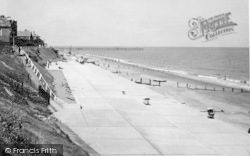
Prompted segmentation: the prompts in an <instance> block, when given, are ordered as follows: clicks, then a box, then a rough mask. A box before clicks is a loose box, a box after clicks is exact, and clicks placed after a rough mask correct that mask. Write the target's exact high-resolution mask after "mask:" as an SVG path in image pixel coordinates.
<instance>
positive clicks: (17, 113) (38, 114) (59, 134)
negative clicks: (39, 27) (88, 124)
mask: <svg viewBox="0 0 250 156" xmlns="http://www.w3.org/2000/svg"><path fill="white" fill-rule="evenodd" d="M30 54H31V55H34V56H36V54H35V53H32V51H30ZM44 55H45V56H43V54H42V55H39V56H36V57H38V62H37V64H38V65H39V66H40V67H41V68H43V67H42V63H44V62H45V61H46V59H49V58H50V59H51V58H52V57H49V56H47V55H46V54H44ZM19 57H20V56H14V55H7V54H2V55H0V143H1V144H63V145H64V147H63V149H64V155H72V153H75V151H77V153H79V155H88V153H87V152H85V151H84V150H83V149H82V148H80V147H79V146H77V145H76V144H75V143H73V142H72V141H71V140H70V138H69V137H68V135H67V134H65V133H64V132H63V131H62V130H61V129H60V127H59V126H58V124H57V123H58V121H57V119H56V118H54V117H53V116H52V113H51V111H50V109H49V108H48V106H49V103H48V101H47V100H45V99H44V98H43V97H42V96H41V95H39V94H38V92H37V88H36V87H35V86H34V85H33V82H32V80H31V78H30V75H29V73H28V72H27V71H26V70H25V67H24V65H23V63H22V60H21V59H20V58H19ZM43 69H44V68H43ZM44 71H45V72H47V71H46V70H44ZM47 73H48V72H47Z"/></svg>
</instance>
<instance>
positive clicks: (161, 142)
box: [52, 56, 250, 156]
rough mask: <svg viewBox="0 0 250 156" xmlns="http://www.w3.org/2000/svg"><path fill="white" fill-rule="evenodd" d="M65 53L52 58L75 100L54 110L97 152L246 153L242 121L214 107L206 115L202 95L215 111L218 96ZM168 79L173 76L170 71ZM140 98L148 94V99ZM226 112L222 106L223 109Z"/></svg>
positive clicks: (156, 153)
mask: <svg viewBox="0 0 250 156" xmlns="http://www.w3.org/2000/svg"><path fill="white" fill-rule="evenodd" d="M66 57H69V58H70V59H69V60H68V62H58V66H59V67H61V69H58V70H61V71H62V72H63V74H64V76H65V78H66V80H67V83H68V84H69V87H70V88H71V90H72V95H74V97H75V99H76V103H75V104H72V103H69V104H67V103H65V104H64V105H63V109H62V110H59V111H57V112H55V113H54V115H55V116H56V117H57V118H58V119H59V121H60V122H62V123H64V124H65V125H67V126H68V127H69V128H70V129H71V130H72V131H73V132H74V133H75V134H77V135H78V136H79V137H80V138H81V139H82V140H83V141H84V142H86V144H88V145H89V146H90V147H91V148H93V150H94V151H96V152H97V153H98V154H100V155H237V154H239V153H240V154H241V155H246V156H247V155H248V154H249V152H250V151H249V145H250V138H249V135H248V133H247V130H246V129H244V126H242V125H243V124H242V123H238V124H239V125H240V126H238V127H241V129H239V128H238V127H236V126H237V125H236V124H233V122H232V121H234V122H236V120H235V119H234V120H232V121H230V122H227V121H226V122H225V120H224V121H223V115H221V114H222V113H221V114H220V112H215V117H214V119H210V118H207V112H205V111H206V109H207V108H206V106H207V105H208V103H202V104H200V102H201V101H203V100H207V101H208V100H210V101H208V102H209V103H210V102H211V103H213V102H214V101H217V103H213V105H209V106H214V109H215V110H217V109H224V108H222V107H223V105H222V103H223V101H222V102H221V103H219V100H217V99H216V100H213V99H212V98H211V99H209V98H208V97H207V98H205V96H202V94H200V95H199V94H198V93H195V92H194V91H193V90H192V89H186V88H185V87H181V86H179V88H177V87H176V84H175V83H170V80H169V78H168V81H167V82H165V83H166V84H164V82H163V83H162V85H161V86H157V82H152V83H151V85H148V84H147V83H148V81H147V80H146V78H144V79H143V82H142V83H138V82H139V81H140V78H141V77H140V76H142V75H143V76H144V77H147V78H152V79H157V77H160V76H157V74H156V73H152V75H151V76H150V74H148V73H142V72H139V70H140V69H139V70H138V69H136V70H135V69H123V68H121V66H120V67H115V64H112V63H111V62H108V64H107V62H106V64H102V63H104V62H105V61H104V62H102V61H101V60H96V59H95V58H89V61H87V62H89V63H87V62H85V63H80V62H77V61H76V56H66ZM94 59H95V62H93V60H94ZM58 66H57V67H58ZM52 69H55V68H53V67H52ZM142 71H143V70H142ZM130 76H133V80H132V81H131V77H130ZM169 77H171V76H169ZM173 79H174V80H177V79H176V76H173ZM182 79H183V78H182ZM192 81H193V80H192ZM135 82H137V83H135ZM190 82H191V81H190ZM206 92H210V93H211V92H212V91H208V90H207V91H206ZM199 93H200V92H199ZM214 93H215V92H214ZM227 93H229V92H228V91H227ZM217 94H218V92H217ZM206 96H208V95H206ZM211 96H214V95H211ZM145 98H149V104H147V103H145ZM215 98H218V97H215ZM212 100H213V101H212ZM196 105H197V106H196ZM215 105H219V106H218V107H216V106H215ZM231 108H233V105H231ZM234 110H235V109H234ZM202 111H204V112H202ZM227 111H228V110H227V109H226V108H225V109H224V113H223V114H226V113H228V112H227ZM238 111H240V110H238ZM233 118H236V116H233ZM239 118H241V119H243V118H242V117H239ZM245 127H246V126H245ZM215 140H216V141H215Z"/></svg>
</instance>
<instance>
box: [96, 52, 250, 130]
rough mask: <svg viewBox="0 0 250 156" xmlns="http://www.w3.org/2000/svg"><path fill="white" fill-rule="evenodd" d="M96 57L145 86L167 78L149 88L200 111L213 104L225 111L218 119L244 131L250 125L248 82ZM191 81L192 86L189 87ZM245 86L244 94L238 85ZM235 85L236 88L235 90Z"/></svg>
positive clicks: (217, 116)
mask: <svg viewBox="0 0 250 156" xmlns="http://www.w3.org/2000/svg"><path fill="white" fill-rule="evenodd" d="M92 59H94V60H96V61H97V62H98V63H97V64H98V65H99V66H100V67H102V68H105V69H107V70H110V71H111V72H113V73H117V74H119V75H120V76H122V77H125V78H127V79H129V80H131V79H133V81H137V82H139V81H140V79H141V78H142V80H143V83H145V84H144V85H148V84H147V83H149V79H152V80H153V79H156V80H157V79H160V80H167V82H166V83H162V85H161V86H155V85H157V84H158V83H156V82H153V81H152V85H151V86H150V87H149V88H150V89H152V90H154V91H156V92H158V93H160V94H162V95H168V96H171V97H172V98H174V99H176V100H178V101H180V102H181V103H185V105H188V106H190V107H193V108H195V109H197V110H200V111H204V110H207V108H208V107H213V108H214V109H215V110H216V111H221V110H223V112H217V113H216V114H215V116H216V118H217V119H219V120H222V121H224V122H228V123H230V124H232V125H234V126H236V127H238V128H240V129H243V130H244V131H247V130H248V129H249V128H250V99H249V94H250V93H249V91H248V90H247V89H248V88H249V87H248V86H247V85H235V84H234V83H230V82H229V83H228V82H223V83H220V82H219V81H217V83H216V82H214V81H209V80H207V79H205V80H204V79H202V78H200V79H198V80H197V79H196V80H195V79H194V78H192V77H185V76H181V75H176V74H172V73H166V72H165V73H163V72H161V71H153V70H148V69H145V68H139V67H132V66H131V65H127V64H125V63H120V62H114V61H107V60H104V59H101V58H97V57H93V58H92ZM177 82H179V87H177ZM187 84H188V86H189V88H187V87H186V85H187ZM205 86H206V87H205ZM241 86H243V88H245V90H244V92H243V93H241V89H240V88H238V87H241ZM234 87H235V88H234ZM205 88H206V90H205ZM223 88H224V91H223ZM232 88H234V90H233V92H232Z"/></svg>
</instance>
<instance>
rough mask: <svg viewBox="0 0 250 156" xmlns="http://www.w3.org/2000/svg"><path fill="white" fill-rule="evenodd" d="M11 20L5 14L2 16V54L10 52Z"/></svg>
mask: <svg viewBox="0 0 250 156" xmlns="http://www.w3.org/2000/svg"><path fill="white" fill-rule="evenodd" d="M11 30H12V29H11V21H10V20H8V18H6V17H5V16H3V15H2V16H0V54H1V53H9V52H10V48H11V46H10V44H11Z"/></svg>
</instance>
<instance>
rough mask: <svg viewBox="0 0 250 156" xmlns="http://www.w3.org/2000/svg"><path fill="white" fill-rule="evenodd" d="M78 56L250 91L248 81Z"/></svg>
mask: <svg viewBox="0 0 250 156" xmlns="http://www.w3.org/2000/svg"><path fill="white" fill-rule="evenodd" d="M77 56H89V57H94V58H98V59H100V58H101V59H106V60H110V61H111V62H116V63H119V64H123V65H130V66H134V67H133V68H136V67H137V68H142V69H146V70H152V71H155V72H162V73H164V74H172V75H175V76H178V77H183V78H185V79H191V80H194V81H201V82H204V83H210V84H211V85H218V86H225V87H229V88H230V87H232V88H237V89H241V88H242V89H244V90H247V92H249V91H250V81H246V83H242V82H241V81H240V80H234V79H227V80H223V79H222V78H219V77H213V76H209V75H194V74H188V73H187V72H184V71H178V70H166V69H162V68H159V67H150V66H147V65H143V64H139V63H132V62H127V61H125V60H121V59H116V58H111V57H103V56H98V55H90V54H86V55H82V54H77Z"/></svg>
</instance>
